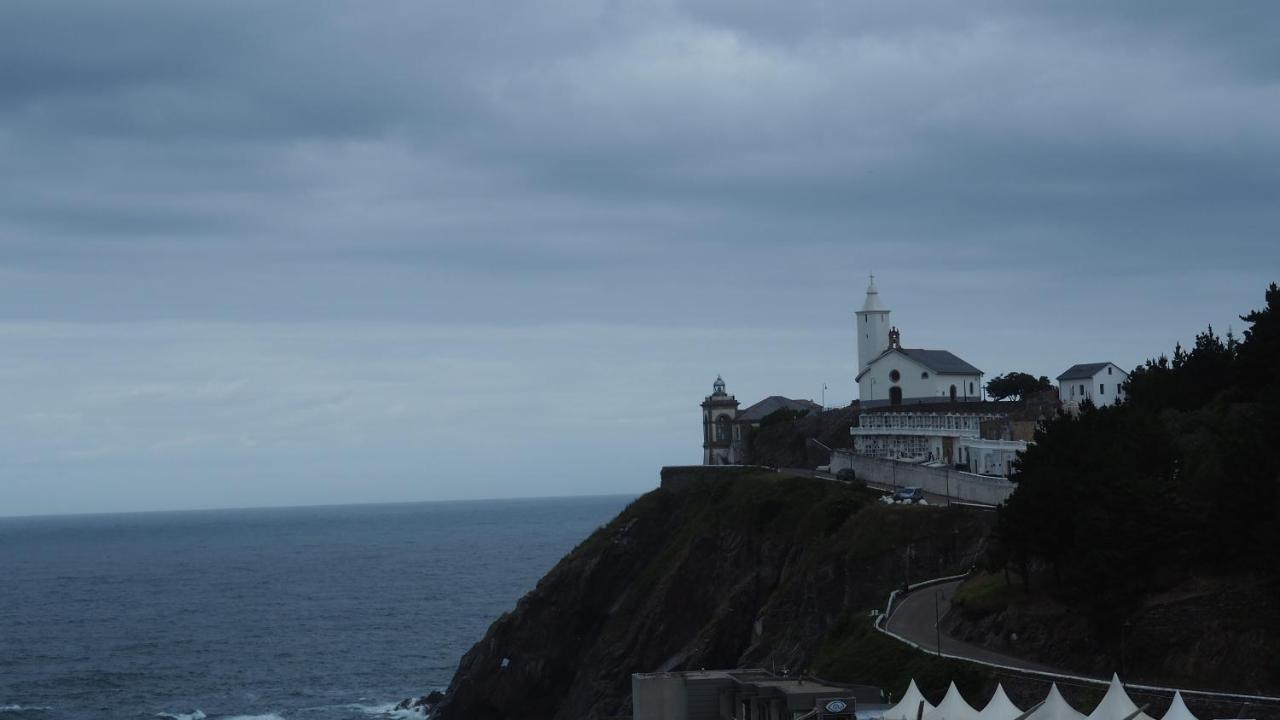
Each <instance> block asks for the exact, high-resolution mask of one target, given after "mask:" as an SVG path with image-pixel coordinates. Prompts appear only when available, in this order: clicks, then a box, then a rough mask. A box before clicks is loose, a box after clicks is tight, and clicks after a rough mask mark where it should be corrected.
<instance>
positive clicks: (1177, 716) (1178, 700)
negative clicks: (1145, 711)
mask: <svg viewBox="0 0 1280 720" xmlns="http://www.w3.org/2000/svg"><path fill="white" fill-rule="evenodd" d="M1160 720H1199V718H1197V717H1196V716H1195V715H1192V714H1191V711H1190V710H1188V709H1187V704H1186V703H1185V702H1183V701H1182V693H1180V692H1174V693H1173V702H1172V703H1171V704H1170V705H1169V709H1168V710H1167V711H1165V714H1164V717H1162V718H1160Z"/></svg>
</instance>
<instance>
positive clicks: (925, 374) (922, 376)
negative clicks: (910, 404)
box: [920, 370, 929, 380]
mask: <svg viewBox="0 0 1280 720" xmlns="http://www.w3.org/2000/svg"><path fill="white" fill-rule="evenodd" d="M920 379H921V380H928V379H929V371H928V370H925V371H924V372H922V373H920Z"/></svg>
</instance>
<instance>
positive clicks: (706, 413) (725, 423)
mask: <svg viewBox="0 0 1280 720" xmlns="http://www.w3.org/2000/svg"><path fill="white" fill-rule="evenodd" d="M737 419H738V400H737V399H736V398H735V397H734V396H732V395H730V394H729V393H727V392H725V389H724V379H723V378H721V377H720V376H719V375H717V376H716V382H715V384H714V385H712V386H711V394H710V395H708V396H707V397H706V398H705V399H704V400H703V401H702V464H703V465H735V464H737V460H738V459H737V458H736V457H734V452H733V421H734V420H737Z"/></svg>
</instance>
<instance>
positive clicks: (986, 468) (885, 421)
mask: <svg viewBox="0 0 1280 720" xmlns="http://www.w3.org/2000/svg"><path fill="white" fill-rule="evenodd" d="M1021 408H1022V404H1021V403H1014V402H1000V403H994V402H984V403H970V404H967V405H962V404H953V403H949V402H948V403H938V404H934V405H908V406H904V407H901V408H896V407H885V406H881V407H877V408H870V409H868V410H865V411H863V412H862V413H861V414H860V415H859V417H858V426H857V427H853V428H850V430H849V433H850V434H851V435H852V436H853V451H854V452H856V453H857V454H859V455H870V456H873V457H880V458H888V459H894V460H904V461H908V462H917V463H937V464H938V465H952V466H957V467H964V468H966V469H968V470H970V471H971V472H975V473H980V474H983V475H999V476H1002V477H1006V476H1008V475H1009V473H1010V471H1011V469H1012V467H1013V461H1014V459H1015V458H1016V457H1017V456H1018V453H1020V452H1022V451H1023V450H1026V449H1027V443H1026V441H1025V440H1023V439H1014V435H1024V434H1026V433H1023V432H1015V430H1020V429H1021V428H1016V429H1015V428H1013V427H1011V425H1012V423H1010V417H1009V416H1010V413H1016V412H1017V411H1018V410H1020V409H1021ZM984 430H986V432H985V433H984Z"/></svg>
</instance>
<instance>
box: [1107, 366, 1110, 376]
mask: <svg viewBox="0 0 1280 720" xmlns="http://www.w3.org/2000/svg"><path fill="white" fill-rule="evenodd" d="M1107 374H1108V375H1110V374H1111V366H1110V365H1108V366H1107Z"/></svg>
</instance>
